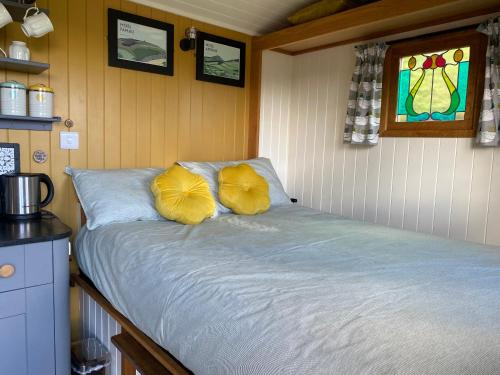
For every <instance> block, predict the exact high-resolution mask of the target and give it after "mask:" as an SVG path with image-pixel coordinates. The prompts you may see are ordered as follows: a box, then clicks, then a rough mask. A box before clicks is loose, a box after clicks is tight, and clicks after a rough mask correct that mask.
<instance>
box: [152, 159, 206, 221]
mask: <svg viewBox="0 0 500 375" xmlns="http://www.w3.org/2000/svg"><path fill="white" fill-rule="evenodd" d="M151 190H152V191H153V194H154V196H155V199H156V200H155V204H156V209H157V210H158V212H159V213H160V215H162V216H163V217H166V218H167V219H170V220H175V221H177V222H179V223H182V224H199V223H201V222H202V221H203V220H205V219H206V218H207V217H210V216H212V215H213V214H214V211H215V200H214V197H213V196H212V193H210V187H209V186H208V182H207V181H206V180H205V179H204V178H203V177H201V176H200V175H197V174H194V173H191V172H189V171H188V170H187V169H184V168H183V167H181V166H180V165H177V164H175V165H173V166H172V167H170V168H169V169H168V170H167V171H166V172H165V173H162V174H161V175H159V176H156V178H155V179H154V180H153V182H152V183H151Z"/></svg>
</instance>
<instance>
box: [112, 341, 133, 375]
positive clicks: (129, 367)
mask: <svg viewBox="0 0 500 375" xmlns="http://www.w3.org/2000/svg"><path fill="white" fill-rule="evenodd" d="M113 337H114V336H113ZM136 374H137V370H136V369H135V367H134V364H133V363H132V362H130V360H129V359H128V358H127V357H125V356H124V355H123V353H122V374H121V375H136Z"/></svg>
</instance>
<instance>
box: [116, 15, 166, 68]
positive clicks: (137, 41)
mask: <svg viewBox="0 0 500 375" xmlns="http://www.w3.org/2000/svg"><path fill="white" fill-rule="evenodd" d="M173 57H174V25H172V24H170V23H166V22H161V21H157V20H153V19H150V18H146V17H141V16H137V15H135V14H130V13H125V12H121V11H119V10H116V9H108V64H109V65H110V66H115V67H118V68H125V69H132V70H140V71H143V72H150V73H157V74H165V75H169V76H171V75H173V74H174V59H173Z"/></svg>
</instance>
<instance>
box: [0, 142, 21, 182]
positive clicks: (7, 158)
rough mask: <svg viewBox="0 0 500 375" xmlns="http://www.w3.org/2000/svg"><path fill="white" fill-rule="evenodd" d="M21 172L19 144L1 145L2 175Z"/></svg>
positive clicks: (0, 167)
mask: <svg viewBox="0 0 500 375" xmlns="http://www.w3.org/2000/svg"><path fill="white" fill-rule="evenodd" d="M20 171H21V164H20V159H19V143H0V175H2V174H8V173H19V172H20Z"/></svg>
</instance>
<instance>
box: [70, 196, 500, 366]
mask: <svg viewBox="0 0 500 375" xmlns="http://www.w3.org/2000/svg"><path fill="white" fill-rule="evenodd" d="M76 255H77V259H78V263H79V266H80V268H81V270H82V272H83V273H84V274H85V275H86V276H87V277H88V278H89V279H90V280H91V281H92V282H93V283H94V285H95V286H96V288H97V289H98V290H99V291H100V292H101V293H102V294H103V295H104V297H105V298H106V299H107V300H108V301H109V302H110V303H111V304H112V305H113V307H114V308H115V309H117V310H118V311H119V312H120V313H121V314H123V315H124V316H126V317H127V318H128V319H129V320H130V321H131V322H132V323H133V324H134V325H135V326H136V327H138V328H139V329H140V330H141V331H142V332H144V333H145V334H146V335H147V336H149V337H150V338H151V339H152V340H153V341H154V342H156V343H157V344H158V345H160V346H161V347H163V348H165V349H166V350H168V352H169V353H171V354H172V355H173V356H174V357H175V358H177V359H178V360H179V361H180V362H182V364H183V365H184V366H186V367H187V368H188V369H190V370H191V371H193V372H194V373H195V374H200V375H201V374H299V373H300V374H495V373H499V372H500V319H499V318H498V317H499V314H500V249H498V248H494V247H487V246H482V245H476V244H472V243H466V242H457V241H451V240H447V239H442V238H437V237H432V236H429V235H425V234H418V233H413V232H407V231H402V230H397V229H391V228H387V227H382V226H378V225H373V224H368V223H363V222H357V221H353V220H349V219H345V218H341V217H338V216H335V215H331V214H326V213H321V212H319V211H316V210H312V209H308V208H304V207H300V206H297V205H288V206H281V207H279V206H278V207H272V208H271V209H270V210H269V211H268V212H267V213H265V214H262V215H257V216H239V215H233V214H224V215H221V216H219V217H217V218H215V219H211V220H208V221H206V222H204V223H203V224H201V225H197V226H185V225H181V224H177V223H174V222H169V221H135V222H129V223H117V224H109V225H104V226H101V227H99V228H97V229H95V230H92V231H89V230H87V229H86V228H85V227H84V228H83V229H82V230H81V231H80V233H79V235H78V239H77V246H76Z"/></svg>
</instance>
